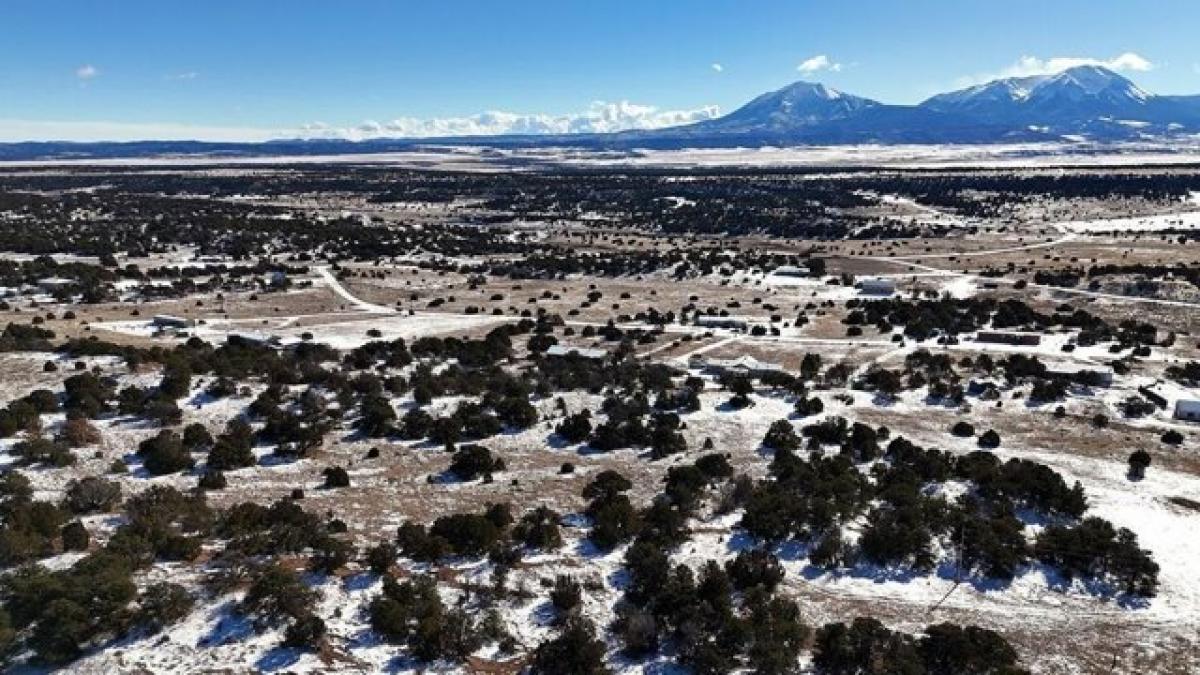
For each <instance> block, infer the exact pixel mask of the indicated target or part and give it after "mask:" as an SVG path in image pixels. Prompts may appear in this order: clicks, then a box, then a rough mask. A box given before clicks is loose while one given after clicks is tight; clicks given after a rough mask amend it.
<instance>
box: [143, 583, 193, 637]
mask: <svg viewBox="0 0 1200 675" xmlns="http://www.w3.org/2000/svg"><path fill="white" fill-rule="evenodd" d="M195 604H196V600H195V598H193V597H192V594H191V593H189V592H188V590H187V589H186V588H184V587H183V586H180V585H179V584H173V583H169V582H159V583H156V584H151V585H150V586H147V587H146V590H145V591H142V596H141V597H140V598H139V599H138V606H139V608H140V609H139V612H138V618H139V619H140V620H141V621H142V622H143V623H145V624H146V625H147V626H148V627H149V628H150V630H151V631H152V632H158V631H160V630H162V629H163V628H165V627H167V626H170V625H171V624H173V623H175V622H177V621H179V620H180V619H182V618H184V617H185V616H187V615H188V614H189V613H190V612H191V611H192V607H193V606H194V605H195Z"/></svg>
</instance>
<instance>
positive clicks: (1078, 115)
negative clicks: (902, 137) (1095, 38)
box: [921, 66, 1200, 133]
mask: <svg viewBox="0 0 1200 675" xmlns="http://www.w3.org/2000/svg"><path fill="white" fill-rule="evenodd" d="M921 107H923V108H926V109H929V110H936V111H938V112H944V113H954V114H959V115H966V116H969V117H971V118H973V119H976V120H978V121H980V122H987V123H991V124H1003V125H1009V126H1013V127H1020V126H1022V125H1025V126H1032V127H1036V128H1039V129H1045V130H1047V131H1049V132H1051V133H1054V132H1057V133H1076V132H1079V131H1085V130H1089V129H1090V130H1092V131H1095V130H1096V129H1097V128H1098V127H1103V126H1112V125H1116V126H1118V127H1122V128H1127V129H1142V130H1145V129H1151V128H1153V129H1160V128H1162V127H1165V126H1166V125H1171V124H1177V125H1182V126H1188V127H1190V126H1194V125H1196V124H1197V123H1200V110H1198V109H1197V107H1196V106H1195V105H1189V104H1188V103H1187V102H1185V101H1181V100H1179V99H1178V98H1176V97H1164V96H1155V95H1154V94H1150V93H1148V92H1146V91H1145V90H1144V89H1142V88H1141V87H1139V86H1137V85H1136V84H1134V83H1133V82H1131V81H1130V80H1129V79H1127V78H1125V77H1122V76H1121V75H1118V74H1117V73H1115V72H1113V71H1111V70H1108V69H1106V68H1102V67H1100V66H1078V67H1075V68H1070V69H1068V70H1064V71H1062V72H1059V73H1054V74H1050V75H1040V76H1034V77H1016V78H1007V79H1002V80H993V81H991V82H987V83H985V84H980V85H977V86H974V87H969V88H967V89H962V90H959V91H952V92H949V93H945V94H938V95H937V96H934V97H932V98H930V99H928V100H926V101H924V102H923V103H921ZM1130 123H1133V124H1130ZM1142 133H1145V132H1144V131H1143V132H1142Z"/></svg>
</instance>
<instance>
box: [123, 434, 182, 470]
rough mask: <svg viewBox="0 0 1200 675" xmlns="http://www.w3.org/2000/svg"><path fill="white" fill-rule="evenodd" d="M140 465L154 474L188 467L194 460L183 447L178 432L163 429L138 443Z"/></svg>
mask: <svg viewBox="0 0 1200 675" xmlns="http://www.w3.org/2000/svg"><path fill="white" fill-rule="evenodd" d="M137 454H138V456H140V457H141V458H142V465H143V466H145V467H146V470H147V471H149V472H150V473H151V474H154V475H155V476H160V475H163V474H168V473H175V472H178V471H183V470H184V469H190V468H191V467H192V466H193V465H194V464H195V462H194V461H193V460H192V456H191V455H190V454H188V452H187V451H186V450H184V448H183V441H182V440H181V439H180V438H179V434H177V433H174V432H171V431H167V430H163V431H160V432H158V435H157V436H153V437H151V438H148V439H146V440H144V441H142V442H141V443H140V444H138V450H137Z"/></svg>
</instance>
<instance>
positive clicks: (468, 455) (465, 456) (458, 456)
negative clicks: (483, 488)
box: [449, 444, 504, 481]
mask: <svg viewBox="0 0 1200 675" xmlns="http://www.w3.org/2000/svg"><path fill="white" fill-rule="evenodd" d="M449 470H450V473H453V474H454V475H455V476H457V477H458V479H459V480H464V481H469V480H475V479H476V478H479V477H480V476H486V475H489V474H492V473H496V472H500V471H503V470H504V460H502V459H500V458H499V457H493V456H492V452H491V450H488V449H487V448H485V447H483V446H482V445H474V444H467V445H463V446H462V447H460V448H459V449H458V450H456V451H455V452H454V456H453V457H452V458H451V460H450V469H449Z"/></svg>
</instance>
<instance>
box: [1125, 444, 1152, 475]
mask: <svg viewBox="0 0 1200 675" xmlns="http://www.w3.org/2000/svg"><path fill="white" fill-rule="evenodd" d="M1148 468H1150V453H1148V452H1146V451H1145V450H1135V451H1133V453H1132V454H1130V455H1129V477H1130V478H1131V479H1132V480H1141V479H1143V478H1145V477H1146V469H1148Z"/></svg>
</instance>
